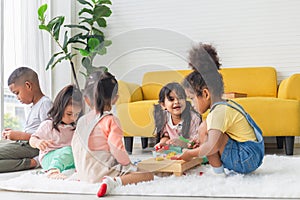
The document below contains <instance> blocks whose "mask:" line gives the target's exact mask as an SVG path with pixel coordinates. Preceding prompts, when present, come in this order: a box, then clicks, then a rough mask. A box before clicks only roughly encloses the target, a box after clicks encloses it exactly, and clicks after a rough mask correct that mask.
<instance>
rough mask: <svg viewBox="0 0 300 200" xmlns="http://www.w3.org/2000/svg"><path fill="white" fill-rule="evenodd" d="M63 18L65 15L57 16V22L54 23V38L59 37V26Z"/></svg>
mask: <svg viewBox="0 0 300 200" xmlns="http://www.w3.org/2000/svg"><path fill="white" fill-rule="evenodd" d="M64 20H65V17H63V16H61V17H59V18H58V21H57V23H55V24H54V27H53V37H54V38H55V40H58V38H59V32H60V27H61V26H62V25H63V23H64Z"/></svg>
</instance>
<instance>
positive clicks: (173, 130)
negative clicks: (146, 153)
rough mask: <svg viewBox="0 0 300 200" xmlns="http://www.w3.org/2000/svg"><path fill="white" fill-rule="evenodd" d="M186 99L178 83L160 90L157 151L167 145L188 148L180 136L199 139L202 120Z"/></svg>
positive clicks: (156, 106) (157, 106) (157, 111)
mask: <svg viewBox="0 0 300 200" xmlns="http://www.w3.org/2000/svg"><path fill="white" fill-rule="evenodd" d="M186 98H187V97H186V94H185V91H184V89H183V87H182V86H181V85H180V84H179V83H176V82H172V83H168V84H167V85H165V86H164V87H163V88H162V89H161V90H160V92H159V100H158V102H159V104H157V105H154V120H155V127H156V142H157V144H156V145H155V147H156V149H160V148H162V146H164V145H166V144H167V145H168V144H173V145H175V146H180V147H183V148H186V147H188V144H187V143H186V142H184V141H182V140H180V139H179V136H182V137H184V138H185V139H188V140H190V141H196V140H197V139H198V137H199V136H198V135H199V134H198V127H199V125H200V124H201V122H202V118H201V115H200V114H199V113H197V112H196V111H195V110H194V109H193V107H192V106H191V103H190V102H189V101H187V100H186Z"/></svg>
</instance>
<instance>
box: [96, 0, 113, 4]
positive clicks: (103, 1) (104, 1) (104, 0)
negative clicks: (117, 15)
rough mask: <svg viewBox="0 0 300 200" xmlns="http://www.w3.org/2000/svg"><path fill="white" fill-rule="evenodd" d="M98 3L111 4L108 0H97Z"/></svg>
mask: <svg viewBox="0 0 300 200" xmlns="http://www.w3.org/2000/svg"><path fill="white" fill-rule="evenodd" d="M98 3H99V4H110V5H111V4H112V3H111V1H110V0H98Z"/></svg>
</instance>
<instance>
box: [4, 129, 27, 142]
mask: <svg viewBox="0 0 300 200" xmlns="http://www.w3.org/2000/svg"><path fill="white" fill-rule="evenodd" d="M2 137H3V138H4V139H6V140H26V141H28V140H29V139H30V137H31V134H30V133H25V132H23V131H15V130H11V129H8V128H7V129H5V130H4V131H3V132H2Z"/></svg>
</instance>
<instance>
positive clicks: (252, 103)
mask: <svg viewBox="0 0 300 200" xmlns="http://www.w3.org/2000/svg"><path fill="white" fill-rule="evenodd" d="M234 101H236V102H237V103H239V104H240V105H242V106H243V108H244V109H245V110H246V112H248V113H249V114H250V115H251V117H252V118H253V119H254V121H255V122H256V123H257V124H258V126H259V127H260V128H261V129H262V131H263V136H300V123H299V119H300V102H299V101H297V100H289V99H279V98H272V97H269V98H266V97H249V98H237V99H234Z"/></svg>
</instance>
